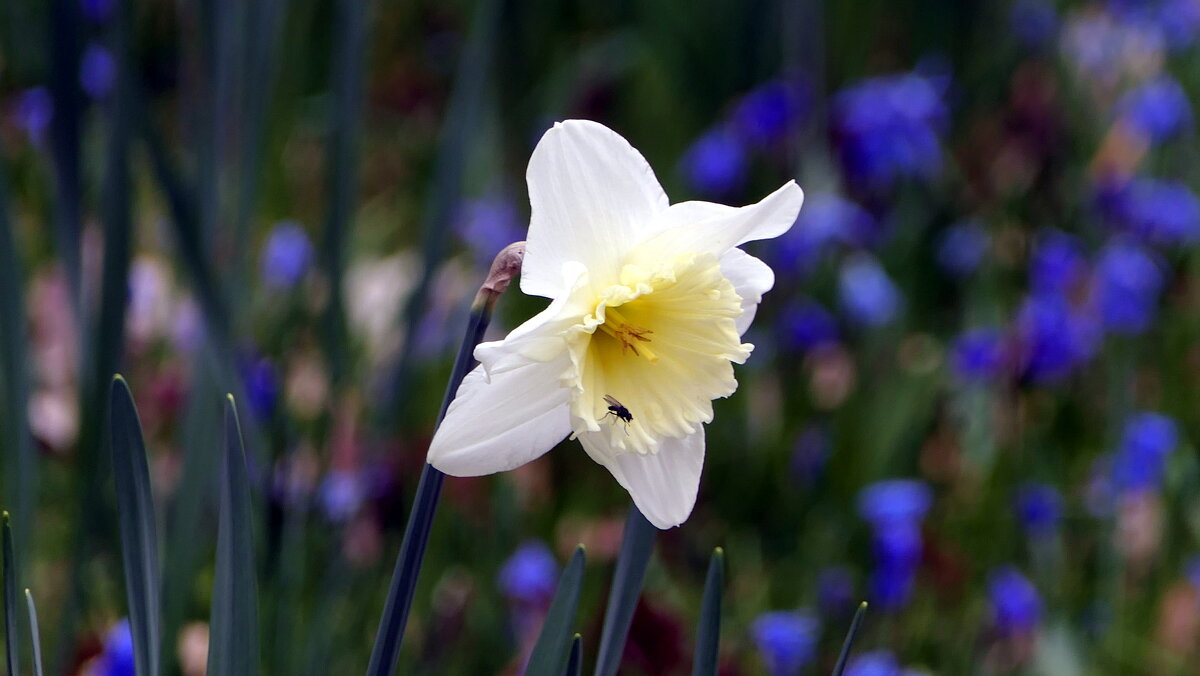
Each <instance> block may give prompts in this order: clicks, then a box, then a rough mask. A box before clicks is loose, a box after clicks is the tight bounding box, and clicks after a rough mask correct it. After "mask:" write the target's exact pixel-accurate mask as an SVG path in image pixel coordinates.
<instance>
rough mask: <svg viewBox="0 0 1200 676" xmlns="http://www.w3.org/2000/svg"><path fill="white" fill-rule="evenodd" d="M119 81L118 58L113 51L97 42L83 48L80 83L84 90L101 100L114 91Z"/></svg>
mask: <svg viewBox="0 0 1200 676" xmlns="http://www.w3.org/2000/svg"><path fill="white" fill-rule="evenodd" d="M116 81H117V59H116V57H114V56H113V54H112V52H110V51H108V49H106V48H105V47H102V46H101V45H98V44H96V43H94V42H93V43H91V44H89V45H88V46H87V48H86V49H84V50H83V59H82V61H80V63H79V84H80V86H82V87H83V91H85V92H87V95H88V96H90V97H92V99H93V100H95V101H99V100H101V99H103V98H105V97H106V96H108V94H109V92H111V91H112V88H113V84H114V83H115V82H116Z"/></svg>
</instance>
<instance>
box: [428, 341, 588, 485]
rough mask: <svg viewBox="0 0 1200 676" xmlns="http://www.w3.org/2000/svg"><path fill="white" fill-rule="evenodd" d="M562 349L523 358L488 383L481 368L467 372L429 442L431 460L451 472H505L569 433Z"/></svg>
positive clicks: (480, 473)
mask: <svg viewBox="0 0 1200 676" xmlns="http://www.w3.org/2000/svg"><path fill="white" fill-rule="evenodd" d="M567 367H568V360H567V356H566V353H565V352H563V353H562V355H561V356H559V357H558V358H556V359H554V360H552V361H549V362H545V363H541V362H527V363H525V364H524V365H522V366H519V367H515V368H511V369H509V370H506V371H504V372H503V373H493V374H492V377H491V381H490V382H489V381H488V379H487V378H486V377H485V376H484V372H483V368H482V367H481V366H477V367H475V369H474V370H473V371H471V372H470V373H468V374H467V377H466V378H465V379H463V383H462V385H461V386H459V388H458V394H457V395H456V396H455V398H454V401H453V402H452V403H451V404H450V408H449V410H447V412H446V418H445V419H444V420H443V421H442V424H441V425H440V426H439V427H438V429H437V432H436V433H435V434H434V435H433V441H432V442H431V443H430V445H429V457H428V460H429V464H431V465H433V466H434V467H436V468H437V469H439V470H441V471H443V472H445V473H446V474H450V475H452V476H481V475H484V474H492V473H494V472H505V471H508V470H510V469H514V468H516V467H520V466H521V465H524V464H525V463H527V462H529V461H531V460H534V459H536V458H538V457H539V456H541V455H542V454H543V453H545V452H546V451H548V450H550V449H551V448H553V447H554V445H555V444H557V443H558V442H559V441H562V439H563V437H565V436H567V434H568V433H570V431H571V421H570V415H569V413H568V411H567V390H566V388H564V387H562V386H561V384H560V383H559V378H560V377H561V376H562V372H563V370H564V369H566V368H567Z"/></svg>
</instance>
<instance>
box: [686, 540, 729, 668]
mask: <svg viewBox="0 0 1200 676" xmlns="http://www.w3.org/2000/svg"><path fill="white" fill-rule="evenodd" d="M724 586H725V551H724V550H723V549H721V548H720V547H717V548H716V549H714V550H713V553H712V559H710V560H709V562H708V578H707V579H706V580H705V581H704V600H703V601H701V607H700V626H699V627H697V629H696V657H695V659H694V660H693V661H692V676H715V674H716V673H717V657H718V655H719V653H720V643H721V592H722V589H723V587H724Z"/></svg>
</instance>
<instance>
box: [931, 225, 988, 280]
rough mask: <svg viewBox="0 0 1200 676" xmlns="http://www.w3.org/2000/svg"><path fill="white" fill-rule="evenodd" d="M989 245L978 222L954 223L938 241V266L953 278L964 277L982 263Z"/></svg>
mask: <svg viewBox="0 0 1200 676" xmlns="http://www.w3.org/2000/svg"><path fill="white" fill-rule="evenodd" d="M990 245H991V238H989V237H988V233H987V230H985V229H984V227H983V225H982V224H980V223H979V222H978V221H973V220H971V221H963V222H961V223H955V224H954V225H952V226H950V227H949V228H947V229H946V231H945V232H943V233H942V236H941V238H940V240H939V241H938V247H937V263H938V266H940V267H941V268H942V270H945V271H946V272H947V273H949V274H951V275H953V276H955V277H966V276H968V275H970V274H971V273H972V272H975V269H976V268H978V267H979V264H980V263H982V262H983V259H984V256H986V255H987V251H988V247H989V246H990Z"/></svg>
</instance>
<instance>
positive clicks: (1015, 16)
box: [1008, 0, 1058, 49]
mask: <svg viewBox="0 0 1200 676" xmlns="http://www.w3.org/2000/svg"><path fill="white" fill-rule="evenodd" d="M1008 25H1009V29H1010V30H1012V33H1013V35H1015V36H1016V37H1017V40H1018V41H1019V42H1020V43H1021V44H1022V45H1024V46H1025V47H1026V48H1029V49H1037V48H1040V47H1044V46H1045V45H1047V44H1049V43H1050V42H1051V41H1053V40H1054V36H1055V34H1057V33H1058V13H1057V12H1055V11H1054V6H1053V5H1051V4H1050V3H1049V2H1047V0H1017V2H1015V3H1013V6H1012V9H1011V10H1010V11H1009V15H1008Z"/></svg>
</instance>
